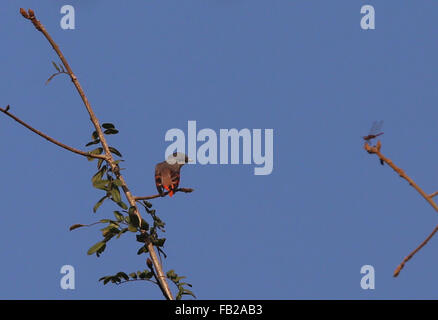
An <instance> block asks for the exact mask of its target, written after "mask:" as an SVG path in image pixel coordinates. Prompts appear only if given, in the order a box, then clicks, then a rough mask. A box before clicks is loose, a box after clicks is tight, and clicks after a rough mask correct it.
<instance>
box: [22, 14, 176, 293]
mask: <svg viewBox="0 0 438 320" xmlns="http://www.w3.org/2000/svg"><path fill="white" fill-rule="evenodd" d="M20 13H21V14H22V15H23V17H24V18H25V19H28V20H30V21H31V22H32V24H33V25H34V27H35V28H36V29H37V30H38V31H40V32H41V33H42V34H43V35H44V37H45V38H46V39H47V41H49V43H50V44H51V46H52V47H53V50H55V52H56V53H57V55H58V56H59V58H60V59H61V61H62V64H63V65H64V67H65V70H66V71H67V73H68V74H69V76H70V78H71V80H72V82H73V84H74V85H75V87H76V90H77V92H78V93H79V95H80V96H81V98H82V102H83V103H84V105H85V108H86V109H87V111H88V114H89V115H90V120H91V122H92V123H93V125H94V127H95V129H96V132H97V135H98V137H99V139H100V143H101V145H102V148H103V150H104V152H105V155H106V157H107V158H106V161H107V163H108V164H109V165H110V167H111V171H112V172H114V174H115V176H116V177H117V179H119V180H120V181H121V187H122V189H123V192H124V193H125V196H126V199H127V200H128V202H129V204H130V205H131V207H134V208H135V214H136V215H137V217H138V221H139V225H141V215H140V211H139V210H138V208H137V204H136V202H135V198H134V196H133V195H132V194H131V191H130V190H129V188H128V186H127V184H126V181H125V179H124V177H123V176H122V175H121V174H120V169H119V167H118V165H117V163H116V162H115V160H114V158H113V156H112V153H111V151H110V150H109V146H108V143H107V142H106V139H105V136H104V134H103V131H102V128H101V126H100V123H99V121H98V119H97V117H96V115H95V114H94V111H93V109H92V108H91V105H90V103H89V101H88V99H87V97H86V95H85V93H84V90H83V89H82V87H81V85H80V83H79V81H78V79H77V77H76V75H75V74H74V73H73V71H72V69H71V68H70V65H69V64H68V62H67V60H66V59H65V57H64V55H63V54H62V52H61V50H60V49H59V46H58V45H57V44H56V43H55V41H54V40H53V39H52V37H51V36H50V35H49V33H48V32H47V30H46V29H45V27H44V26H43V24H42V23H41V22H40V21H39V20H37V19H36V17H35V12H34V11H33V10H31V9H29V10H28V12H26V10H24V9H23V8H20ZM141 232H142V233H144V234H145V235H146V243H145V244H146V246H147V248H148V250H149V254H150V257H151V260H152V262H153V265H154V267H155V270H156V272H157V274H158V280H159V287H160V289H161V290H162V292H163V294H164V296H165V297H166V299H169V300H173V296H172V292H171V291H170V289H169V285H168V283H167V281H166V278H165V276H164V273H163V268H162V266H161V263H160V261H159V260H158V257H157V254H156V252H155V247H154V245H153V243H152V242H151V241H150V239H149V238H150V235H149V234H148V233H147V232H146V231H145V230H143V229H141Z"/></svg>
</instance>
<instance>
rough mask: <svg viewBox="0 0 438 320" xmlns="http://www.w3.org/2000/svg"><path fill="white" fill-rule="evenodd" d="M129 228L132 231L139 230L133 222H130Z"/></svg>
mask: <svg viewBox="0 0 438 320" xmlns="http://www.w3.org/2000/svg"><path fill="white" fill-rule="evenodd" d="M128 230H129V231H131V232H137V228H136V227H134V226H133V225H132V224H130V225H129V226H128Z"/></svg>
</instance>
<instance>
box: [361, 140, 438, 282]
mask: <svg viewBox="0 0 438 320" xmlns="http://www.w3.org/2000/svg"><path fill="white" fill-rule="evenodd" d="M381 147H382V144H381V143H380V141H378V142H377V145H376V146H374V147H372V146H370V145H369V144H368V143H367V142H365V144H364V149H365V150H366V151H367V152H368V153H370V154H376V155H377V156H378V157H379V159H380V162H381V163H386V164H387V165H389V166H390V167H391V168H392V169H393V170H394V171H395V172H397V173H398V175H399V176H400V177H402V178H403V179H405V180H406V181H407V182H409V185H411V186H412V187H413V188H414V189H415V190H416V191H417V192H418V193H419V194H421V196H422V197H423V198H424V199H425V200H426V201H427V202H428V203H429V204H430V205H431V206H432V208H434V209H435V211H436V212H438V205H437V204H436V203H435V201H433V200H432V198H433V197H434V196H435V195H436V194H437V192H435V193H433V194H431V195H428V194H426V192H424V191H423V189H421V188H420V187H419V186H418V185H417V184H416V183H415V182H414V180H412V179H411V178H410V177H409V176H408V175H407V174H406V173H405V172H404V171H403V170H402V169H400V168H399V167H397V166H396V165H395V164H394V163H393V162H392V161H391V159H388V158H386V157H385V156H384V155H383V154H382V153H381V152H380V149H381ZM437 231H438V226H437V227H435V229H434V230H433V231H432V233H431V234H430V235H429V236H428V237H427V238H426V239H425V240H424V241H423V242H422V243H421V244H420V245H419V246H418V247H417V248H416V249H415V250H414V251H412V252H411V253H410V254H409V255H407V256H406V257H405V258H404V259H403V261H402V262H401V263H400V264H399V265H398V267H397V268H396V269H395V271H394V277H397V276H398V275H399V273H400V271H401V270H402V269H403V267H404V265H405V263H406V262H408V261H409V260H410V259H411V258H412V257H413V256H414V255H415V254H416V253H417V252H418V251H420V250H421V248H423V247H424V246H425V245H426V244H427V243H428V242H429V240H430V239H432V237H433V236H434V234H435V233H436V232H437Z"/></svg>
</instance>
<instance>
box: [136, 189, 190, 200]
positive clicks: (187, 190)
mask: <svg viewBox="0 0 438 320" xmlns="http://www.w3.org/2000/svg"><path fill="white" fill-rule="evenodd" d="M193 191H195V190H194V189H191V188H178V189H176V190H174V193H176V192H184V193H190V192H193ZM168 194H169V191H166V192H164V193H163V195H161V194H154V195H153V196H145V197H134V199H135V201H140V200H150V199H155V198H161V197H165V196H167V195H168Z"/></svg>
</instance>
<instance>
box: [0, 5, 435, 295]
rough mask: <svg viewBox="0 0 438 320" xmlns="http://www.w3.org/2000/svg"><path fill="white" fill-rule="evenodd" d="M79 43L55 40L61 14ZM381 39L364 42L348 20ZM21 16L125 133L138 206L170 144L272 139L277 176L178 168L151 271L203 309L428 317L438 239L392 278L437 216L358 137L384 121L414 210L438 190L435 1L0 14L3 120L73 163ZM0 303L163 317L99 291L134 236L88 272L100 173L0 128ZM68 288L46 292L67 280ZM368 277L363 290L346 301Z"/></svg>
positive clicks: (80, 111) (86, 131)
mask: <svg viewBox="0 0 438 320" xmlns="http://www.w3.org/2000/svg"><path fill="white" fill-rule="evenodd" d="M64 4H71V5H73V6H74V8H75V10H76V29H75V30H63V29H61V28H60V24H59V22H60V19H61V17H62V15H61V14H60V8H61V6H62V5H64ZM364 4H371V5H373V6H374V8H375V10H376V29H375V30H369V31H364V30H362V29H361V28H360V19H361V14H360V8H361V6H362V5H364ZM20 7H25V8H32V9H34V10H35V12H36V15H37V17H38V18H39V19H40V20H41V21H42V22H43V24H44V25H45V26H46V28H47V29H48V31H49V32H50V34H51V35H52V36H53V38H54V39H55V41H56V42H57V43H58V44H59V46H60V47H61V49H62V50H63V52H64V54H65V56H66V57H67V59H68V61H69V62H70V64H71V66H72V68H73V70H74V72H75V73H76V75H77V77H78V79H79V81H80V82H81V84H82V86H83V88H84V90H85V92H86V94H87V96H88V98H89V100H90V102H91V104H92V106H93V108H94V110H95V113H96V115H97V116H98V118H99V119H100V121H101V122H102V123H103V122H113V123H114V124H115V125H116V127H117V128H118V129H119V130H120V133H119V134H118V135H116V136H110V137H109V143H110V145H112V146H114V147H116V148H117V149H119V150H120V151H121V152H122V154H123V155H124V159H125V160H126V162H124V167H125V168H126V170H125V171H124V176H125V178H126V180H127V182H128V185H129V187H130V189H131V191H132V192H133V193H134V194H135V195H136V196H141V195H151V194H155V193H156V189H155V186H154V178H153V171H154V166H155V164H156V163H157V162H160V161H162V160H163V158H164V151H165V149H166V147H167V146H168V145H169V142H166V141H165V139H164V137H165V133H166V132H167V130H169V129H172V128H179V129H181V130H183V131H184V132H187V122H188V121H189V120H195V121H197V127H198V130H200V129H202V128H210V129H212V130H214V131H215V132H217V133H219V130H220V129H231V128H237V129H239V130H240V129H242V128H249V129H251V130H252V129H257V128H260V129H273V130H274V157H273V159H274V169H273V171H272V174H270V175H266V176H256V175H254V174H253V168H254V165H243V164H239V165H199V164H197V165H190V166H185V167H184V168H183V169H182V181H181V186H184V187H192V188H194V189H195V192H194V193H192V194H180V193H178V194H176V195H175V196H174V197H173V198H172V199H170V198H162V199H155V200H153V201H152V202H153V204H154V207H155V208H156V209H157V213H158V214H159V216H160V217H161V218H162V219H163V220H164V221H165V222H166V223H167V226H166V227H167V228H166V234H165V236H166V237H167V242H166V247H165V251H166V253H167V254H168V258H167V259H166V260H165V264H164V268H165V270H169V269H175V271H176V272H177V273H178V274H181V275H184V276H187V281H188V282H190V283H191V284H192V285H193V291H194V292H195V294H196V295H197V296H198V298H200V299H397V298H401V299H408V298H412V299H433V298H437V293H436V281H437V279H438V278H437V275H436V272H435V270H436V267H437V266H438V256H437V254H436V252H437V251H438V239H437V238H434V239H432V240H431V242H430V243H429V244H428V245H427V246H426V247H425V248H423V250H421V251H420V252H419V253H418V254H417V256H415V257H414V258H413V259H412V260H411V261H409V262H408V263H407V265H406V267H405V269H404V270H403V271H402V273H401V275H400V276H399V277H398V278H396V279H394V278H393V277H392V272H393V270H394V269H395V267H396V266H397V265H398V264H399V263H400V262H401V260H402V259H403V257H404V256H406V255H407V254H408V253H409V252H410V251H411V250H413V249H414V248H415V247H416V246H417V245H418V244H419V243H420V242H421V241H422V240H423V239H424V238H425V237H426V236H427V235H428V234H429V233H430V232H431V231H432V229H433V228H434V226H435V225H436V224H438V215H437V213H436V212H434V211H433V209H432V208H431V207H430V206H429V205H428V204H427V203H426V201H424V199H422V198H421V197H420V196H419V195H418V194H417V193H416V192H415V191H414V190H413V189H412V188H410V187H409V185H408V184H407V183H406V182H405V181H404V180H402V179H400V178H399V177H398V176H397V175H396V174H395V173H394V172H393V171H392V170H391V169H390V168H389V167H388V166H383V167H382V166H380V164H379V163H378V160H377V159H376V158H375V157H374V156H371V155H368V154H367V153H366V152H365V151H364V150H363V143H362V141H361V136H363V135H366V134H367V133H368V130H369V128H370V126H371V123H372V121H373V120H377V119H383V120H384V121H385V123H384V132H385V134H384V135H383V136H382V139H381V140H382V145H383V147H382V152H383V153H384V154H385V155H386V156H388V157H389V158H390V159H392V160H393V161H394V162H395V163H396V164H397V165H399V166H400V167H402V168H403V169H404V170H405V171H406V172H407V173H408V174H409V175H410V176H411V177H412V178H413V179H414V180H415V181H416V182H417V183H418V184H419V185H420V186H421V187H423V188H424V189H425V191H426V192H430V193H431V192H434V191H436V190H437V189H438V184H437V180H438V172H437V170H436V163H437V162H438V149H437V139H438V132H437V121H436V119H437V118H438V109H437V108H436V102H437V101H438V90H437V85H436V77H437V75H438V63H437V59H436V57H437V55H438V44H437V41H436V32H437V27H436V20H437V18H438V17H437V12H438V11H437V10H438V3H436V2H433V1H425V0H416V1H413V0H409V1H403V4H401V3H400V1H394V0H393V1H384V2H383V1H371V0H370V1H355V0H343V1H340V0H333V1H304V0H296V1H295V0H294V1H286V0H284V1H281V0H276V1H259V0H252V1H249V0H246V1H244V0H236V1H229V0H208V1H205V0H202V1H201V0H196V1H195V0H187V1H180V0H178V1H177V0H172V1H170V0H168V1H139V0H136V1H134V0H132V1H129V2H120V1H112V0H111V1H110V0H108V1H98V0H93V1H84V0H80V1H79V0H77V1H72V2H70V3H65V2H64V1H48V0H41V1H38V4H37V3H35V1H17V0H16V1H12V0H6V1H1V3H0V17H1V19H0V43H1V46H2V50H0V59H1V61H2V64H1V67H0V70H1V74H2V77H1V80H0V93H1V94H0V105H2V106H6V105H7V104H10V105H11V111H12V112H13V113H14V114H16V115H17V116H19V117H20V118H22V119H23V120H25V121H27V122H29V123H30V124H31V125H33V126H34V127H36V128H38V129H40V130H42V131H44V132H45V133H47V134H49V135H50V136H52V137H54V138H56V139H59V140H61V141H62V142H64V143H66V144H69V145H71V146H74V147H77V148H82V149H85V148H84V147H83V146H84V145H85V143H87V142H88V141H89V140H90V138H89V137H90V134H91V132H92V131H93V129H92V125H91V122H90V121H89V119H88V115H87V113H86V110H85V108H84V107H83V105H82V103H81V100H80V98H79V96H78V94H77V93H76V91H75V89H74V87H73V86H72V83H71V81H70V80H69V79H68V78H67V77H65V76H62V75H61V76H59V77H57V78H55V79H54V80H52V81H51V83H50V84H49V85H45V81H46V79H47V78H48V77H49V76H50V75H51V74H52V73H53V66H52V65H51V61H52V60H54V61H58V59H57V57H56V55H55V53H54V52H53V50H52V49H51V47H50V46H49V44H48V43H47V41H46V40H45V39H44V38H43V36H42V35H41V34H39V33H38V32H37V31H36V30H35V29H34V28H33V26H32V25H31V24H30V23H29V22H28V21H25V20H24V19H23V18H22V17H21V15H20V14H19V12H18V9H19V8H20ZM0 136H1V137H2V139H0V151H1V153H2V157H1V161H2V162H1V164H2V168H3V171H2V182H3V183H2V185H1V187H0V192H1V195H2V198H1V199H2V226H3V228H2V229H1V233H0V259H1V262H2V263H1V266H0V271H1V273H2V275H3V277H2V284H1V286H0V298H2V299H161V298H162V296H161V293H160V292H159V290H158V288H156V287H155V286H152V285H150V284H148V283H143V282H136V283H128V284H124V285H121V286H115V285H107V286H103V285H102V284H101V283H100V282H98V281H97V280H98V278H100V277H101V276H104V275H110V274H114V273H116V272H118V271H127V272H131V271H136V270H142V269H145V268H146V266H145V256H144V255H142V256H137V255H136V252H137V249H138V248H139V244H138V243H137V242H135V238H134V234H132V233H130V234H126V235H125V236H123V237H122V238H121V239H120V240H118V241H116V240H113V241H112V243H110V245H109V247H108V248H107V249H106V251H105V252H104V253H103V255H102V256H101V257H99V258H97V257H96V256H87V254H86V252H87V250H88V248H89V247H90V246H91V245H92V244H94V243H95V242H97V241H98V240H100V238H101V235H100V231H99V227H94V228H84V229H78V230H75V231H73V232H69V231H68V227H69V226H70V225H72V224H75V223H91V222H93V221H96V220H99V219H103V218H108V217H112V211H113V210H116V208H115V206H113V204H112V203H110V202H108V203H105V204H104V205H102V207H101V208H100V209H99V210H98V212H97V213H96V214H94V213H93V212H92V207H93V205H94V203H95V202H96V201H97V200H98V199H99V198H100V197H101V193H100V192H99V191H98V190H96V189H94V188H92V186H91V182H90V178H91V176H92V175H93V174H94V173H95V171H96V169H95V163H90V162H88V161H86V160H85V159H84V158H83V157H81V156H79V155H75V154H72V153H70V152H68V151H65V150H62V149H60V148H58V147H56V146H54V145H52V144H49V143H48V142H47V141H45V140H44V139H42V138H40V137H38V136H36V135H35V134H33V133H31V132H30V131H28V130H26V129H25V128H23V127H21V126H19V125H18V124H17V123H15V122H14V121H12V120H11V119H9V118H8V117H6V116H5V115H4V114H1V115H0ZM67 264H68V265H72V266H73V267H74V268H75V271H76V289H75V290H63V289H61V287H60V285H59V283H60V279H61V277H62V275H61V274H60V269H61V267H62V266H63V265H67ZM363 265H372V266H374V268H375V273H376V280H375V281H376V282H375V289H374V290H363V289H362V288H361V286H360V280H361V277H362V275H361V274H360V269H361V267H362V266H363Z"/></svg>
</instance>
